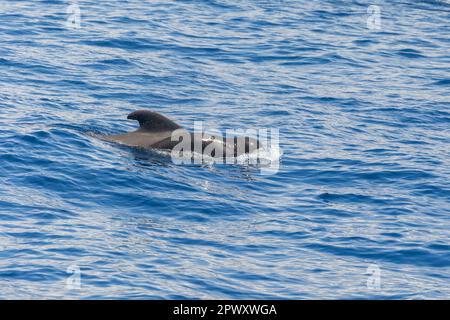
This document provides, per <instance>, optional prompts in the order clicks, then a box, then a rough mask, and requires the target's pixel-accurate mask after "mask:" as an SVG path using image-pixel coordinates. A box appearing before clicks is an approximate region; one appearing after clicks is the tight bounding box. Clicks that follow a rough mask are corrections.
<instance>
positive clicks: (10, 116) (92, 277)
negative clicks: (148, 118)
mask: <svg viewBox="0 0 450 320" xmlns="http://www.w3.org/2000/svg"><path fill="white" fill-rule="evenodd" d="M78 9H79V11H78ZM78 13H80V15H78ZM78 17H79V19H78ZM449 21H450V2H448V1H447V2H446V1H437V0H436V1H415V0H414V1H413V0H402V1H387V0H386V1H384V0H380V1H378V0H373V1H362V0H358V1H355V0H346V1H343V0H342V1H340V0H337V1H336V0H333V1H331V0H324V1H306V0H301V1H300V0H298V1H294V0H279V1H278V0H271V1H269V0H267V1H266V0H261V1H258V0H252V1H250V0H242V1H237V0H233V1H231V0H224V1H219V0H217V1H194V0H191V1H170V2H168V1H142V0H139V1H138V0H129V1H93V0H89V1H84V0H79V1H78V3H77V2H70V1H57V0H53V1H49V0H48V1H13V0H1V2H0V298H2V299H12V298H19V299H20V298H26V299H47V298H50V299H58V298H64V299H78V298H80V299H100V298H104V299H111V298H119V299H157V298H162V299H173V298H180V299H185V298H194V299H197V298H198V299H205V298H210V299H229V298H230V299H243V298H248V299H266V298H275V299H316V298H327V299H342V298H345V299H366V298H375V299H422V298H427V299H436V298H450V25H449ZM138 109H150V110H154V111H157V112H160V113H162V114H164V115H166V116H168V117H169V118H171V119H173V120H174V121H176V122H178V123H179V124H182V125H183V126H185V127H187V128H192V127H193V125H194V121H203V123H204V126H205V127H215V128H218V129H220V130H223V131H225V130H226V129H229V128H233V129H244V130H245V129H248V128H253V129H254V128H256V129H262V128H267V129H269V130H270V129H272V128H274V129H278V130H279V146H280V149H281V150H282V153H283V154H282V156H281V158H280V163H279V168H278V170H277V171H276V172H273V174H262V171H261V167H259V166H258V165H250V164H245V163H244V164H235V165H234V164H211V163H204V164H184V165H180V164H174V163H173V162H172V161H171V159H170V157H167V156H163V155H158V154H154V153H152V152H143V151H139V150H135V149H131V148H126V147H123V146H118V145H114V144H112V143H108V142H105V141H103V140H101V139H98V137H97V135H99V134H114V133H120V132H125V131H131V130H134V129H135V128H136V127H137V123H135V122H133V121H130V120H127V119H126V117H127V115H128V114H129V113H130V112H132V111H135V110H138Z"/></svg>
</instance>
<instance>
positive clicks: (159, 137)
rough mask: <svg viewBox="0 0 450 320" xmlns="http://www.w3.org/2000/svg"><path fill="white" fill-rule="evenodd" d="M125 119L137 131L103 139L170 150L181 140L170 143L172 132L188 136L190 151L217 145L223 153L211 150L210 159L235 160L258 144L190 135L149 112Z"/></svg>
mask: <svg viewBox="0 0 450 320" xmlns="http://www.w3.org/2000/svg"><path fill="white" fill-rule="evenodd" d="M127 119H131V120H137V121H138V122H139V125H140V127H139V129H137V130H136V131H133V132H127V133H123V134H118V135H110V136H103V139H104V140H106V141H110V142H115V143H119V144H122V145H126V146H129V147H134V148H141V149H162V150H172V149H173V148H174V147H175V146H177V145H178V144H179V143H180V141H182V140H181V139H180V140H176V139H175V141H173V140H172V139H173V138H172V134H173V133H174V132H175V131H176V132H177V133H182V134H183V135H184V136H186V135H188V136H190V141H191V146H190V148H191V150H192V151H194V150H196V149H194V148H195V146H201V151H202V152H203V151H205V148H207V147H209V148H208V149H210V150H211V149H214V147H219V144H221V148H217V149H216V150H223V152H222V153H223V154H215V153H216V152H215V151H213V152H212V153H211V156H213V157H221V156H222V157H226V156H229V155H233V156H235V157H236V156H239V155H241V154H244V153H251V152H253V151H255V150H257V149H258V148H259V147H260V144H259V141H257V140H255V139H252V138H249V137H239V138H237V137H233V138H232V139H224V138H221V137H220V138H215V137H204V136H203V135H202V134H198V133H195V134H194V133H191V132H189V131H187V130H186V129H183V128H182V127H181V126H180V125H178V124H176V123H175V122H173V121H172V120H170V119H168V118H166V117H165V116H163V115H161V114H159V113H157V112H153V111H149V110H138V111H135V112H132V113H130V114H129V115H128V117H127ZM241 142H242V144H241V145H240V146H239V147H238V144H239V143H241ZM196 151H197V150H196Z"/></svg>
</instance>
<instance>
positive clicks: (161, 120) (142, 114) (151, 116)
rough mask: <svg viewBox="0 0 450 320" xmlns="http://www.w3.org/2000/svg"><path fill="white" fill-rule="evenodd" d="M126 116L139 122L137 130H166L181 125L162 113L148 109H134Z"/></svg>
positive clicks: (178, 127)
mask: <svg viewBox="0 0 450 320" xmlns="http://www.w3.org/2000/svg"><path fill="white" fill-rule="evenodd" d="M127 118H128V119H131V120H137V121H138V122H139V125H140V128H139V131H148V132H167V131H174V130H177V129H180V128H181V126H179V125H178V124H176V123H175V122H173V121H172V120H170V119H168V118H166V117H165V116H163V115H162V114H159V113H157V112H153V111H149V110H138V111H134V112H132V113H130V114H129V115H128V117H127Z"/></svg>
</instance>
